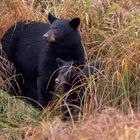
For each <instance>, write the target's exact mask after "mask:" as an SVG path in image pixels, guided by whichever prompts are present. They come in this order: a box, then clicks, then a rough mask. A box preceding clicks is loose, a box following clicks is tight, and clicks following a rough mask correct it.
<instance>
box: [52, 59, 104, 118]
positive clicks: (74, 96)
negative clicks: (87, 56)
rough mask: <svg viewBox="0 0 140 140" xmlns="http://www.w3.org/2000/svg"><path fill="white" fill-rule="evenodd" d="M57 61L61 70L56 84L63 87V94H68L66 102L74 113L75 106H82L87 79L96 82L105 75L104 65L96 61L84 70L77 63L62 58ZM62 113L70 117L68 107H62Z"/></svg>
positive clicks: (85, 66) (84, 67) (84, 66)
mask: <svg viewBox="0 0 140 140" xmlns="http://www.w3.org/2000/svg"><path fill="white" fill-rule="evenodd" d="M56 61H57V64H58V66H59V69H58V77H57V78H56V79H55V82H56V83H57V84H60V85H62V87H63V93H66V94H67V95H66V96H65V101H66V102H67V103H68V104H70V106H69V109H70V111H72V112H73V110H74V109H73V107H72V106H73V105H76V106H81V105H82V104H81V103H82V101H83V100H84V92H85V88H86V86H87V78H89V77H90V76H93V77H94V81H95V82H96V81H97V80H98V79H99V75H103V73H104V65H103V63H102V62H101V61H98V60H96V61H94V62H93V63H90V64H89V65H83V67H82V69H80V68H79V66H78V65H79V64H78V63H77V62H76V61H75V62H73V61H65V60H62V59H60V58H57V60H56ZM77 64H78V65H77ZM72 88H73V89H72ZM62 112H63V113H64V114H63V115H64V117H68V116H69V112H68V111H67V108H66V107H62Z"/></svg>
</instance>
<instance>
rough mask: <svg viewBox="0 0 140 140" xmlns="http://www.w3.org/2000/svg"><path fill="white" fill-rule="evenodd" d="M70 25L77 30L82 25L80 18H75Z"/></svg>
mask: <svg viewBox="0 0 140 140" xmlns="http://www.w3.org/2000/svg"><path fill="white" fill-rule="evenodd" d="M69 24H70V25H71V27H73V28H74V29H77V27H78V26H79V24H80V18H78V17H77V18H74V19H72V20H71V21H70V22H69Z"/></svg>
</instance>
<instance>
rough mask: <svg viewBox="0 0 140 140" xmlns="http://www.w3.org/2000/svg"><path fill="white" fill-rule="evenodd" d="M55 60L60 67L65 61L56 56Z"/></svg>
mask: <svg viewBox="0 0 140 140" xmlns="http://www.w3.org/2000/svg"><path fill="white" fill-rule="evenodd" d="M56 62H57V65H58V67H62V66H63V64H64V63H65V61H64V60H62V59H60V58H57V59H56Z"/></svg>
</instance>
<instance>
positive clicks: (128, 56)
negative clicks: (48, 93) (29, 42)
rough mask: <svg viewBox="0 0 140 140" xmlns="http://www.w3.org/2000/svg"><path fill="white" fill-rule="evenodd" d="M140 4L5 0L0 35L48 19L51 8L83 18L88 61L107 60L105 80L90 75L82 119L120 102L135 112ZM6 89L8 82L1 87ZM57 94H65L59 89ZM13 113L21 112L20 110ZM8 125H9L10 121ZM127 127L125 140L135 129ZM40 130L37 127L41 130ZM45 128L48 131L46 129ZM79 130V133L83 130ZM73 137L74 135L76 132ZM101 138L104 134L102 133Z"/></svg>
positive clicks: (56, 110)
mask: <svg viewBox="0 0 140 140" xmlns="http://www.w3.org/2000/svg"><path fill="white" fill-rule="evenodd" d="M139 7H140V2H139V0H120V1H115V0H102V1H101V0H48V1H45V0H22V1H21V0H5V1H0V38H1V37H2V35H3V34H4V33H5V31H6V30H7V29H8V28H9V27H10V26H11V25H12V24H14V23H16V22H17V21H19V20H36V21H42V22H48V21H47V14H48V12H51V13H53V14H54V15H55V16H57V17H59V18H67V19H71V18H73V17H76V16H78V17H80V19H81V24H80V27H79V31H80V33H81V37H82V41H83V45H84V47H85V51H86V61H87V62H88V61H91V62H92V61H94V60H95V59H98V60H101V61H102V62H103V63H104V65H105V72H104V76H103V77H104V78H103V79H99V80H98V81H97V82H93V80H90V79H88V80H87V83H88V86H87V89H86V93H85V94H87V95H89V97H90V99H89V100H88V102H86V103H85V107H84V109H83V112H84V113H85V114H84V115H83V116H82V118H83V117H84V119H85V118H86V117H87V116H89V114H92V113H94V112H96V111H101V110H102V109H104V108H106V106H110V107H115V108H117V109H119V110H121V111H123V112H124V113H128V112H130V111H132V109H133V110H135V111H138V110H139V108H140V95H139V93H140V88H139V87H140V63H139V62H140V8H139ZM0 77H1V75H0ZM0 81H2V80H0ZM0 83H1V82H0ZM2 83H3V82H2ZM1 88H3V87H2V86H1ZM55 95H56V96H57V97H60V95H58V94H55ZM59 99H60V100H59ZM59 99H58V98H57V99H56V104H55V105H54V103H52V106H50V107H48V108H47V110H46V111H45V113H46V114H47V116H45V115H44V120H47V122H48V120H49V119H50V118H51V117H52V116H54V114H57V115H59V114H60V115H61V113H60V107H61V97H60V98H59ZM1 102H2V103H1V108H3V106H4V107H6V104H7V103H4V102H3V100H2V101H1ZM12 102H13V101H12ZM12 102H11V104H12ZM3 103H4V104H3ZM54 106H55V107H54ZM23 108H24V107H23ZM13 112H17V111H15V110H14V111H13ZM7 113H11V111H10V110H8V111H7ZM24 113H25V112H23V113H21V114H22V115H23V116H24ZM25 114H27V113H25ZM29 114H30V113H29ZM35 114H36V113H35ZM37 114H38V113H37ZM49 114H50V115H49ZM8 117H9V116H8ZM26 117H27V116H26ZM80 117H81V116H80ZM19 118H20V119H21V117H19ZM31 118H32V117H31ZM101 118H102V117H101ZM14 119H15V122H17V121H16V119H17V118H16V117H15V118H14ZM82 120H83V119H82ZM4 121H5V120H4ZM10 121H11V119H10ZM20 121H21V120H20ZM20 121H19V122H20ZM5 122H6V124H8V125H9V126H10V125H15V126H14V127H19V124H18V123H16V124H15V123H13V122H12V123H11V122H9V120H8V121H5ZM45 123H46V122H44V124H45ZM59 123H60V122H59ZM59 123H58V124H59ZM73 123H74V122H73ZM93 123H94V122H93ZM17 124H18V125H17ZM54 124H55V121H54ZM46 125H47V127H49V126H50V127H53V128H54V126H53V125H51V124H46ZM61 125H63V124H61ZM113 125H115V124H113ZM125 126H127V125H125ZM2 127H3V128H6V127H4V126H2ZM47 127H46V128H44V127H43V128H42V129H43V130H42V129H41V130H42V131H43V134H44V135H47V133H48V129H47ZM127 127H128V126H127ZM127 127H126V131H125V130H124V133H123V135H122V136H121V137H120V140H123V139H128V135H129V134H130V133H131V132H132V131H131V130H132V129H131V128H129V129H127ZM53 128H50V131H51V132H53ZM105 128H106V127H105ZM117 128H118V127H117ZM46 129H47V130H46ZM103 129H104V128H103ZM37 130H38V129H37ZM37 130H35V132H36V131H37ZM8 131H9V130H8ZM44 131H46V133H45V132H44ZM68 131H69V130H68ZM104 132H105V131H104ZM62 133H63V132H61V134H62ZM77 133H78V136H79V135H80V134H79V132H77ZM113 134H114V133H113ZM127 134H128V135H127ZM108 135H109V133H108ZM116 135H117V134H116ZM86 136H87V134H85V139H86V138H87V137H86ZM88 136H89V135H88ZM104 136H105V135H104ZM71 137H72V138H73V137H74V136H71ZM79 137H80V136H79ZM81 137H82V136H81ZM83 137H84V136H83ZM138 137H139V136H138ZM55 138H56V136H54V139H55ZM72 138H71V139H72ZM133 138H134V136H133ZM34 139H35V138H34ZM52 139H53V138H52ZM58 139H63V138H62V137H61V138H58ZM95 139H100V138H99V137H96V138H95ZM102 139H105V138H102ZM114 139H115V138H114ZM137 139H138V138H137Z"/></svg>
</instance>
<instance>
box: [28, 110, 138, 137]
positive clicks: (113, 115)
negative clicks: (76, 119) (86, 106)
mask: <svg viewBox="0 0 140 140" xmlns="http://www.w3.org/2000/svg"><path fill="white" fill-rule="evenodd" d="M139 119H140V114H137V115H136V114H133V112H131V113H130V114H129V115H127V116H126V115H124V114H123V113H121V112H119V111H117V110H115V109H112V108H107V109H104V110H103V111H101V112H100V113H97V112H96V113H93V114H92V115H90V116H88V117H86V118H85V119H84V120H83V121H81V122H80V123H77V124H75V126H74V127H72V126H71V124H70V123H69V122H65V123H64V122H62V121H61V120H60V119H59V118H57V117H56V118H55V119H54V120H53V121H52V122H46V121H43V122H42V123H41V125H40V126H39V127H36V128H34V129H31V131H26V138H25V139H27V140H29V139H30V140H45V139H47V140H139V139H140V126H139V123H140V120H139ZM29 132H30V133H31V134H32V135H29V136H28V134H29Z"/></svg>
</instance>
